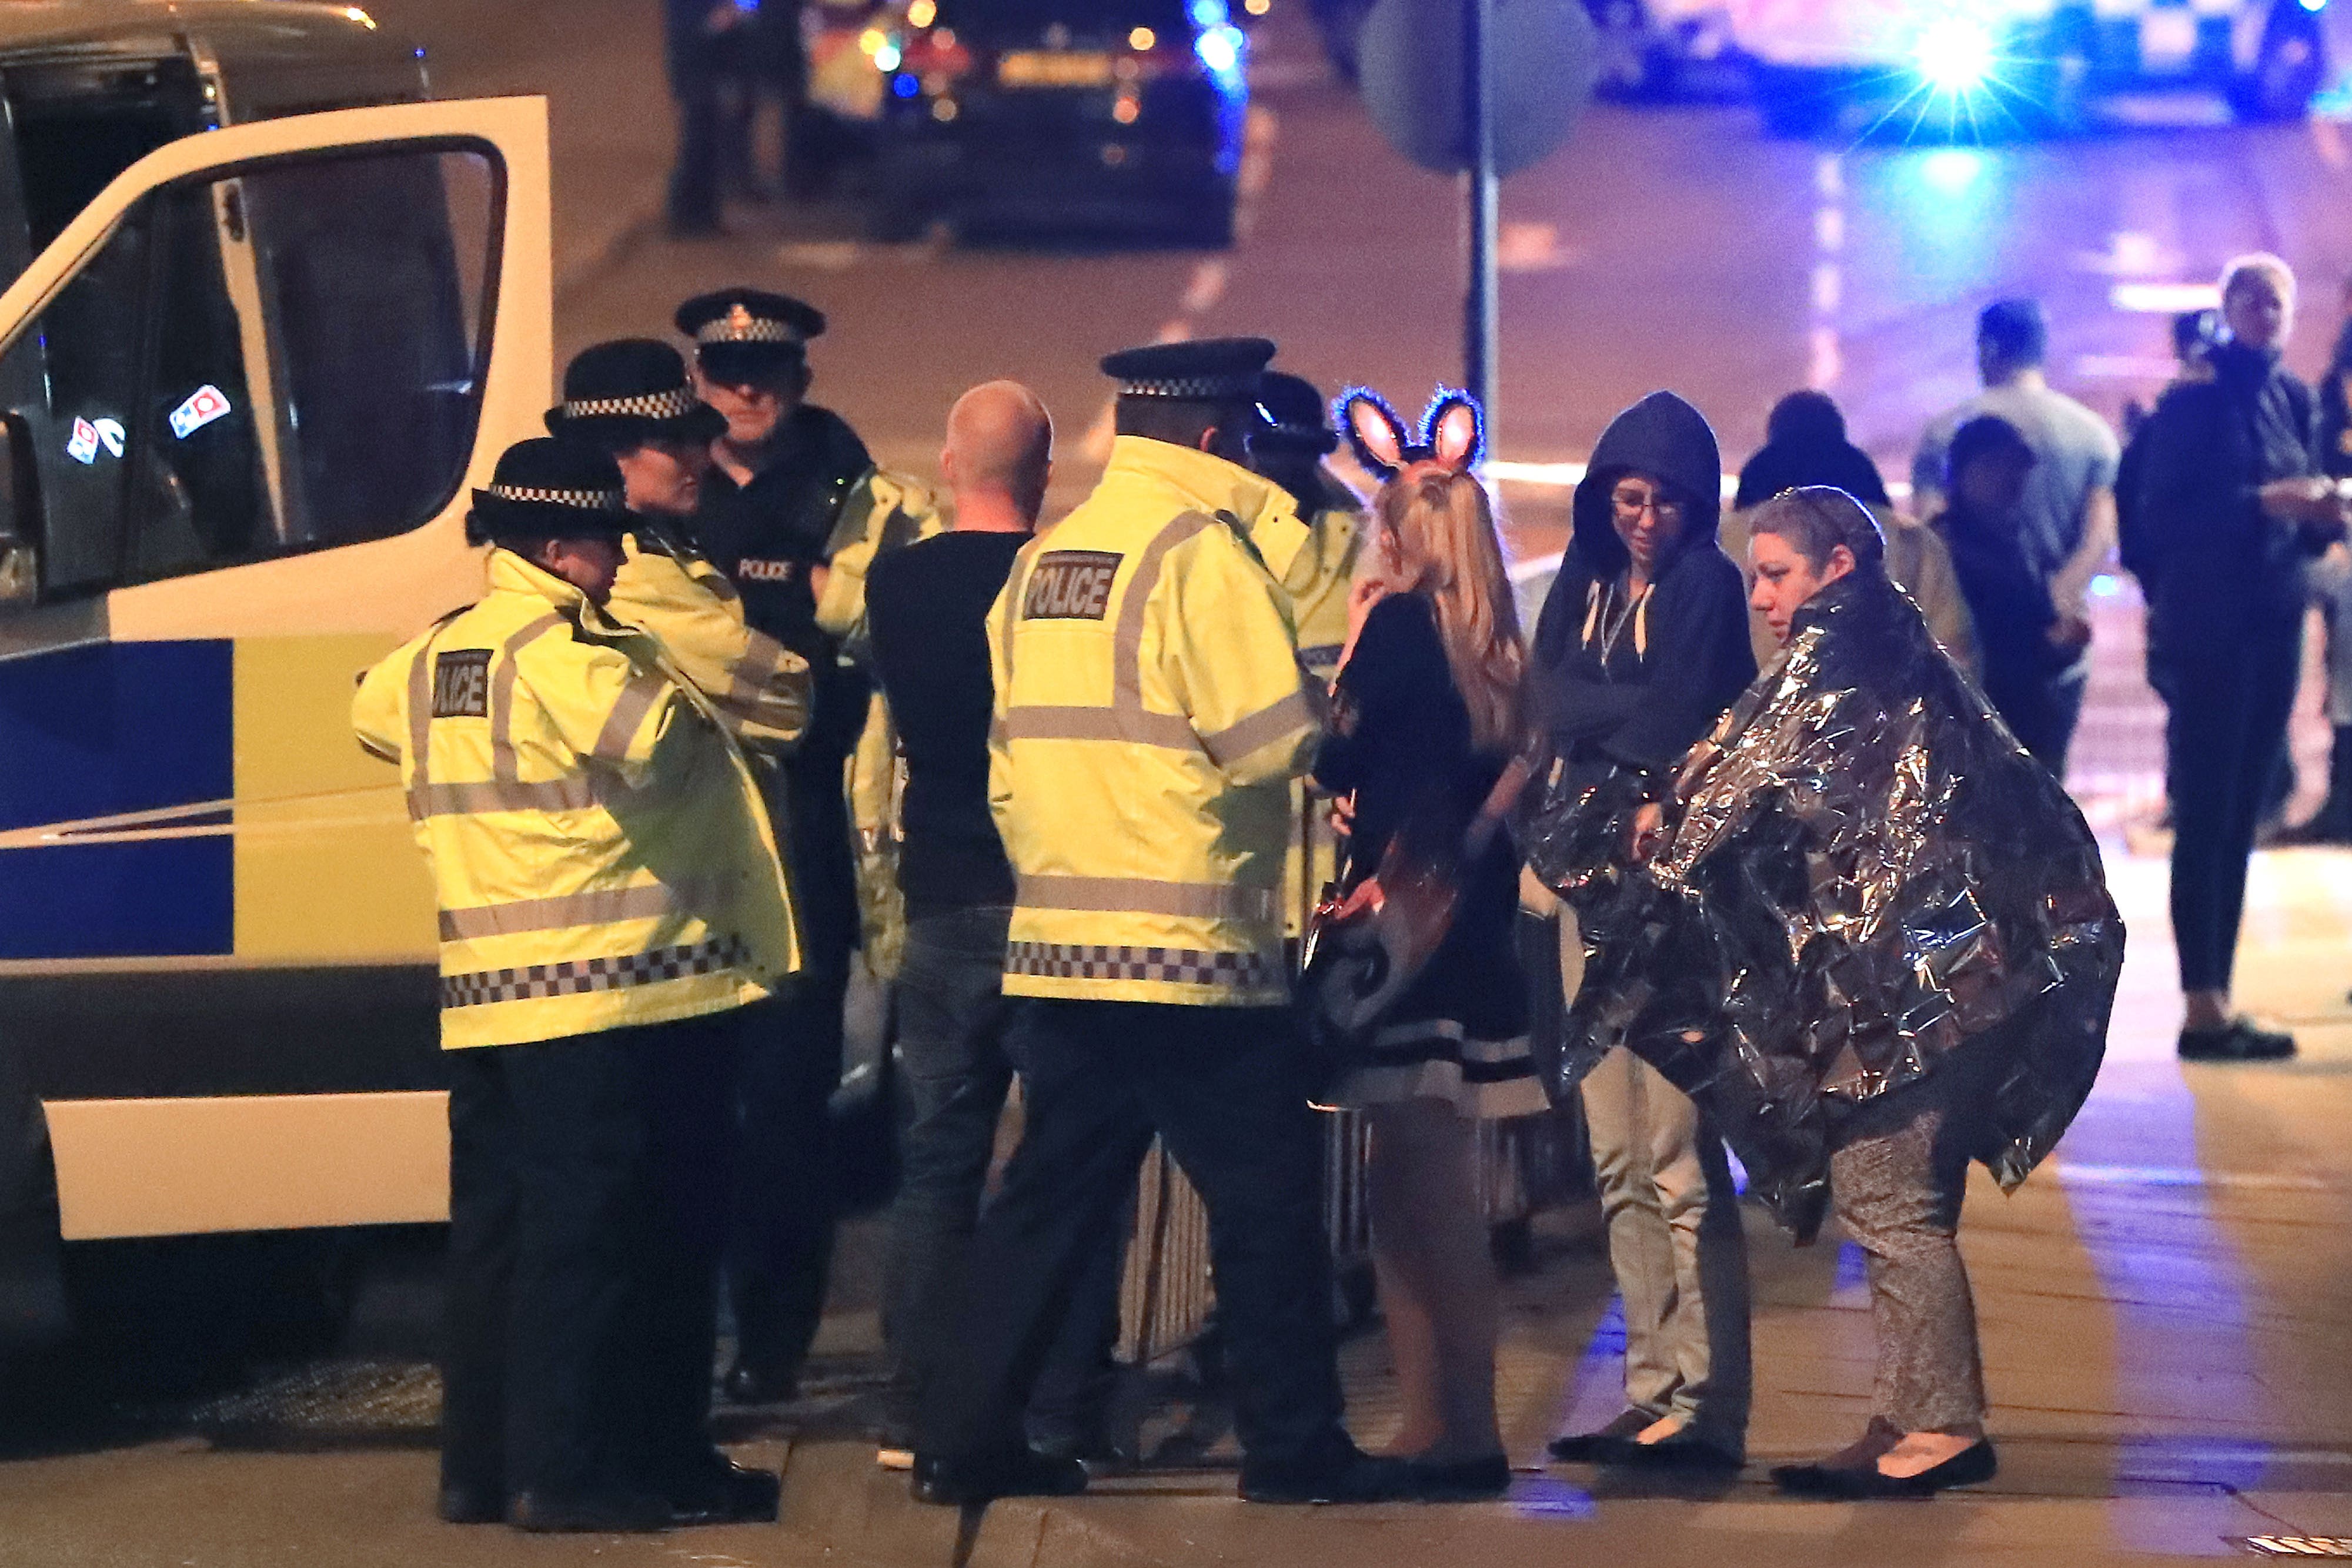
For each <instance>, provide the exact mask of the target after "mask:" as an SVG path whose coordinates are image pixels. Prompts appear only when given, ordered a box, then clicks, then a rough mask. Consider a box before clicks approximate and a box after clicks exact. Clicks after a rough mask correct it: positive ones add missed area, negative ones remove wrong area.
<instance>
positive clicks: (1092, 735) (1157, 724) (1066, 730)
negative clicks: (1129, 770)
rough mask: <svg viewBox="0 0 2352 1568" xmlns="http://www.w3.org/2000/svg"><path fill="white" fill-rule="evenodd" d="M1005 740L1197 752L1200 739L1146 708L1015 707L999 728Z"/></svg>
mask: <svg viewBox="0 0 2352 1568" xmlns="http://www.w3.org/2000/svg"><path fill="white" fill-rule="evenodd" d="M998 733H999V734H1000V735H1002V736H1003V738H1005V739H1006V740H1118V741H1125V742H1126V743H1128V744H1129V745H1131V746H1158V747H1166V748H1168V749H1170V750H1171V751H1198V750H1200V749H1201V737H1199V736H1197V735H1194V734H1193V733H1192V726H1191V725H1189V724H1186V723H1185V722H1184V721H1183V720H1182V719H1181V718H1179V717H1177V716H1175V715H1174V714H1169V713H1152V712H1150V710H1148V709H1145V708H1128V709H1120V708H1108V707H1046V706H1034V707H1016V708H1012V709H1009V710H1008V711H1007V712H1006V713H1005V715H1004V718H1003V722H1002V724H1001V725H1000V727H999V728H998Z"/></svg>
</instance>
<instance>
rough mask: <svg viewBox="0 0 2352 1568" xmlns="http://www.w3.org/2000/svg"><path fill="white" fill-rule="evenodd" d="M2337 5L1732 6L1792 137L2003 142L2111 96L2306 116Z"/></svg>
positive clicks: (2220, 0)
mask: <svg viewBox="0 0 2352 1568" xmlns="http://www.w3.org/2000/svg"><path fill="white" fill-rule="evenodd" d="M2326 3H2327V0H2088V3H2085V0H1924V3H1923V0H1727V3H1726V5H1725V7H1724V18H1725V23H1726V26H1727V28H1728V32H1729V36H1730V39H1731V42H1732V45H1733V47H1734V48H1735V49H1736V50H1737V51H1738V53H1739V54H1740V55H1742V56H1744V57H1746V58H1747V59H1748V62H1749V65H1750V71H1751V79H1752V81H1753V84H1754V89H1755V95H1756V101H1757V107H1758V109H1759V110H1760V111H1761V112H1762V114H1763V117H1764V122H1765V125H1766V127H1767V128H1768V129H1769V130H1770V131H1774V132H1775V133H1778V134H1781V135H1797V136H1802V135H1811V134H1814V133H1817V132H1820V131H1827V130H1830V129H1832V127H1835V126H1840V125H1843V124H1845V123H1847V122H1848V121H1849V120H1853V119H1856V118H1861V119H1864V120H1870V121H1875V120H1885V121H1887V122H1888V123H1889V124H1890V125H1892V126H1893V127H1894V128H1895V129H1896V130H1898V131H1906V132H1908V131H1929V132H1937V133H1948V134H1958V135H1964V136H1965V135H1983V136H2000V135H2005V134H2015V133H2020V132H2024V133H2033V132H2044V131H2065V130H2069V129H2073V128H2074V127H2075V126H2077V125H2079V124H2080V123H2081V122H2082V121H2083V120H2084V118H2085V116H2086V115H2087V113H2088V111H2089V110H2090V108H2091V106H2092V105H2093V104H2094V103H2095V100H2096V99H2098V97H2099V96H2101V95H2102V94H2105V93H2109V92H2114V91H2117V90H2138V89H2168V88H2192V89H2206V90H2210V91H2213V92H2217V93H2219V94H2221V97H2222V98H2223V99H2225V100H2226V101H2227V102H2228V104H2229V106H2230V108H2231V112H2232V113H2234V114H2235V115H2236V116H2237V117H2238V118H2239V119H2241V120H2249V121H2260V120H2289V119H2294V118H2298V117H2300V116H2301V115H2303V114H2304V113H2305V111H2306V110H2308V109H2309V108H2310V105H2311V100H2312V98H2313V96H2314V95H2315V93H2317V91H2318V90H2319V89H2320V87H2321V85H2322V84H2323V83H2324V81H2325V80H2326V43H2325V37H2324V32H2323V28H2322V24H2321V12H2322V11H2323V10H2324V9H2325V7H2326Z"/></svg>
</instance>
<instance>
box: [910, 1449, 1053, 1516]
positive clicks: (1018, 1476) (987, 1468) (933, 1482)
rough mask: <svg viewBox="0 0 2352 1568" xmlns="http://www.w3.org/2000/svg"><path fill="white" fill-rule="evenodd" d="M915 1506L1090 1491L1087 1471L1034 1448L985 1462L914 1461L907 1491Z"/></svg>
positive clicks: (922, 1457)
mask: <svg viewBox="0 0 2352 1568" xmlns="http://www.w3.org/2000/svg"><path fill="white" fill-rule="evenodd" d="M909 1490H911V1491H912V1492H913V1494H914V1498H915V1500H916V1501H917V1502H928V1503H936V1504H938V1505H940V1507H943V1508H965V1507H969V1506H971V1504H974V1503H986V1502H993V1501H995V1500H997V1499H998V1498H1001V1497H1076V1496H1077V1495H1078V1494H1079V1493H1080V1492H1082V1491H1084V1490H1087V1467H1086V1466H1084V1465H1082V1464H1080V1463H1078V1461H1077V1460H1076V1459H1071V1458H1054V1457H1053V1456H1051V1455H1048V1454H1041V1453H1038V1452H1037V1451H1035V1450H1034V1449H1033V1448H1018V1449H1015V1450H1013V1452H1011V1453H1008V1454H1003V1455H1000V1456H997V1457H994V1458H985V1459H946V1458H940V1457H938V1456H937V1455H932V1454H917V1455H916V1456H915V1479H914V1483H913V1485H912V1486H911V1488H910V1489H909Z"/></svg>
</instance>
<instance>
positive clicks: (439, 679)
mask: <svg viewBox="0 0 2352 1568" xmlns="http://www.w3.org/2000/svg"><path fill="white" fill-rule="evenodd" d="M433 716H434V717H435V718H488V717H489V716H490V651H489V650H488V648H465V649H460V650H457V651H456V652H453V653H436V654H434V655H433Z"/></svg>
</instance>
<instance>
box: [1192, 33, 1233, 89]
mask: <svg viewBox="0 0 2352 1568" xmlns="http://www.w3.org/2000/svg"><path fill="white" fill-rule="evenodd" d="M1242 47H1243V40H1242V34H1241V29H1240V28H1238V27H1234V26H1220V27H1211V28H1209V29H1207V30H1206V31H1204V32H1203V33H1202V35H1201V37H1200V38H1199V40H1198V41H1197V42H1195V43H1194V44H1193V46H1192V52H1193V53H1194V54H1196V55H1198V56H1200V57H1201V63H1202V65H1204V66H1206V67H1208V68H1209V69H1210V70H1211V71H1212V72H1213V73H1214V74H1215V75H1217V76H1221V77H1227V76H1232V75H1233V74H1234V72H1235V71H1237V70H1239V69H1240V68H1241V63H1242Z"/></svg>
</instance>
